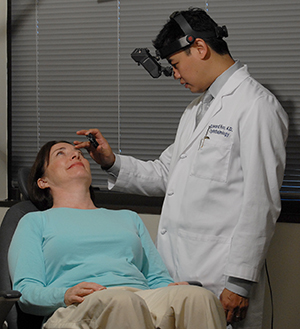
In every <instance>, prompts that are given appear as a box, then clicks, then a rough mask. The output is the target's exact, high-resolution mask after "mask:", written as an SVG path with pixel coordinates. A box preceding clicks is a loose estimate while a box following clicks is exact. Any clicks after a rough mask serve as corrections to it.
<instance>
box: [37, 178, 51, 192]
mask: <svg viewBox="0 0 300 329" xmlns="http://www.w3.org/2000/svg"><path fill="white" fill-rule="evenodd" d="M37 185H38V187H39V188H40V189H41V190H44V189H45V188H48V187H49V184H48V182H47V179H46V178H45V177H42V178H39V179H38V180H37Z"/></svg>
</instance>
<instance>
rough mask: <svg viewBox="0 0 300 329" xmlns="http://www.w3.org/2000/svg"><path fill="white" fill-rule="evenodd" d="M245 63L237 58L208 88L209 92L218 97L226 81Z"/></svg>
mask: <svg viewBox="0 0 300 329" xmlns="http://www.w3.org/2000/svg"><path fill="white" fill-rule="evenodd" d="M242 66H243V64H242V63H241V62H240V61H239V60H237V61H236V62H235V63H234V64H233V65H231V66H230V67H229V68H228V69H227V70H226V71H225V72H223V73H222V74H221V75H220V76H218V77H217V79H216V80H215V81H214V82H213V83H212V84H211V86H210V87H209V88H208V91H209V93H210V94H211V95H212V96H213V97H214V98H216V96H217V95H218V93H219V91H220V90H221V88H222V87H223V86H224V85H225V83H226V81H227V80H228V79H229V78H230V77H231V76H232V74H233V73H234V72H236V71H237V70H239V69H240V68H241V67H242Z"/></svg>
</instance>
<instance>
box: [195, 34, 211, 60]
mask: <svg viewBox="0 0 300 329" xmlns="http://www.w3.org/2000/svg"><path fill="white" fill-rule="evenodd" d="M194 45H195V47H196V49H197V51H198V53H199V55H200V57H201V59H205V58H207V56H209V53H210V48H209V47H208V45H207V43H206V42H205V41H204V40H203V39H200V38H197V39H196V40H195V43H194Z"/></svg>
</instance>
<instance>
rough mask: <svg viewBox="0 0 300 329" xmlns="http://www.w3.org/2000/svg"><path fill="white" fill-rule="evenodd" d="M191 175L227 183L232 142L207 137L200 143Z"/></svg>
mask: <svg viewBox="0 0 300 329" xmlns="http://www.w3.org/2000/svg"><path fill="white" fill-rule="evenodd" d="M200 144H201V145H199V149H198V151H197V154H196V157H195V161H194V163H193V166H192V171H191V175H193V176H196V177H199V178H203V179H209V180H213V181H217V182H223V183H225V182H226V181H227V177H228V170H229V160H230V154H231V148H232V142H231V140H230V139H229V138H228V139H227V138H226V140H225V141H224V140H221V139H219V140H217V141H216V140H213V139H205V140H204V143H203V142H202V143H200Z"/></svg>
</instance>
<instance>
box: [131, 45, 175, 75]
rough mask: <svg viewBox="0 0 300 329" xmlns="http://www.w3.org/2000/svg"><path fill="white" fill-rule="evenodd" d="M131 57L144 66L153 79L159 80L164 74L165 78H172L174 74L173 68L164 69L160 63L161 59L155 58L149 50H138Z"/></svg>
mask: <svg viewBox="0 0 300 329" xmlns="http://www.w3.org/2000/svg"><path fill="white" fill-rule="evenodd" d="M131 57H132V59H133V60H134V61H136V62H137V63H138V65H142V66H143V67H144V68H145V69H146V70H147V71H148V72H149V74H150V75H151V76H152V78H159V77H160V76H161V74H162V73H164V75H165V76H167V77H170V76H171V75H172V73H173V69H172V67H171V66H169V67H163V66H161V64H160V63H159V62H158V60H159V57H153V56H152V55H151V54H150V51H149V49H147V48H136V49H135V50H134V51H133V52H132V53H131Z"/></svg>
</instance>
